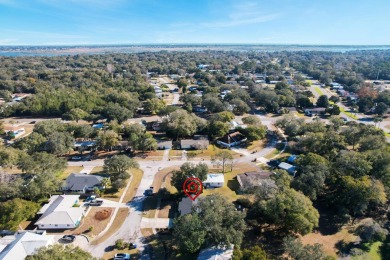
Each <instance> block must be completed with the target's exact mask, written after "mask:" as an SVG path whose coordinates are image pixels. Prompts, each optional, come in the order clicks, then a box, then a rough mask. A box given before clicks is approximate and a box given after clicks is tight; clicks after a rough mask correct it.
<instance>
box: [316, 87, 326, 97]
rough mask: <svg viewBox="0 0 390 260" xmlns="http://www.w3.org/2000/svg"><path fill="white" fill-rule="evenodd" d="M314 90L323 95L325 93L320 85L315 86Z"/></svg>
mask: <svg viewBox="0 0 390 260" xmlns="http://www.w3.org/2000/svg"><path fill="white" fill-rule="evenodd" d="M314 90H315V91H316V92H317V93H318V95H320V96H322V95H325V94H324V92H322V90H321V89H320V88H319V87H314Z"/></svg>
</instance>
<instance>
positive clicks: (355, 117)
mask: <svg viewBox="0 0 390 260" xmlns="http://www.w3.org/2000/svg"><path fill="white" fill-rule="evenodd" d="M340 111H341V113H344V114H346V115H347V116H349V117H350V118H353V119H355V120H358V119H359V118H358V117H357V116H355V115H354V114H352V113H351V112H347V111H345V109H344V107H342V106H340Z"/></svg>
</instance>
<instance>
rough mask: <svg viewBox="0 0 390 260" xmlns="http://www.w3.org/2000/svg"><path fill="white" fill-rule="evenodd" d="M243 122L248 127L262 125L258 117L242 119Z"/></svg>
mask: <svg viewBox="0 0 390 260" xmlns="http://www.w3.org/2000/svg"><path fill="white" fill-rule="evenodd" d="M242 122H243V123H244V124H247V125H254V126H258V125H262V123H261V120H260V118H259V117H257V116H247V117H244V118H242Z"/></svg>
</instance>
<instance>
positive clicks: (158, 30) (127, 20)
mask: <svg viewBox="0 0 390 260" xmlns="http://www.w3.org/2000/svg"><path fill="white" fill-rule="evenodd" d="M389 11H390V1H388V0H375V1H373V0H257V1H255V0H242V1H241V0H191V1H190V0H0V45H61V44H63V45H88V44H163V43H196V44H201V43H215V44H237V43H241V44H316V45H317V44H321V45H390V26H389V20H388V16H389Z"/></svg>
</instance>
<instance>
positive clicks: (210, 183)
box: [203, 173, 225, 189]
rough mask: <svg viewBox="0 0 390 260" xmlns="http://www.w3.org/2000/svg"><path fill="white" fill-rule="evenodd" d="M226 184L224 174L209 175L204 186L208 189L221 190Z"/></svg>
mask: <svg viewBox="0 0 390 260" xmlns="http://www.w3.org/2000/svg"><path fill="white" fill-rule="evenodd" d="M224 183H225V176H224V175H223V174H222V173H209V174H207V179H206V180H205V181H204V182H203V186H204V187H205V188H206V189H207V188H221V187H223V184H224Z"/></svg>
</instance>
